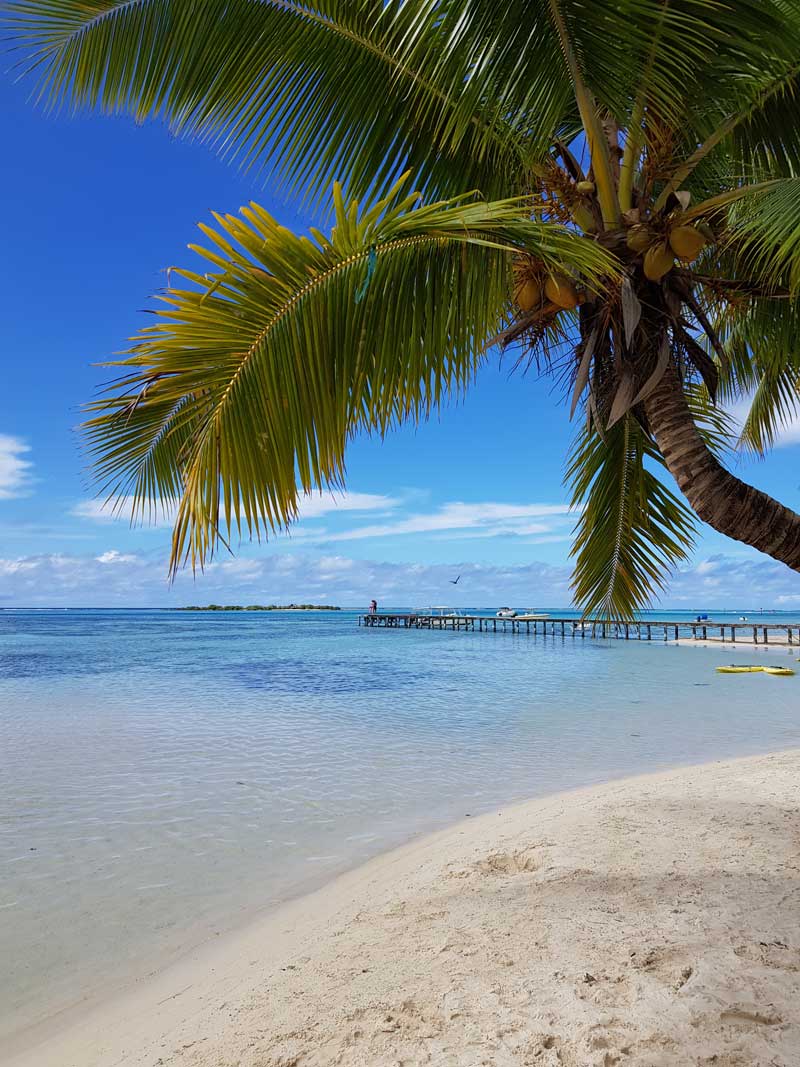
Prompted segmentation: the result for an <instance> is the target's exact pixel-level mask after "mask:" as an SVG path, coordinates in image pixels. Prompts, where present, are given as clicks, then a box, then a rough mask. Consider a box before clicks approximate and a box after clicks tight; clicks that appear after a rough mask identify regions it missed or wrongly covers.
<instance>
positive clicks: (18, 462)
mask: <svg viewBox="0 0 800 1067" xmlns="http://www.w3.org/2000/svg"><path fill="white" fill-rule="evenodd" d="M27 452H30V445H26V444H25V442H24V441H22V440H21V439H20V438H19V437H12V436H11V434H7V433H0V500H11V499H12V498H13V497H18V496H27V494H28V492H29V491H30V484H31V471H32V470H33V464H32V463H31V461H30V460H29V459H25V454H26V453H27Z"/></svg>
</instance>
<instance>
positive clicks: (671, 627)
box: [358, 612, 800, 645]
mask: <svg viewBox="0 0 800 1067" xmlns="http://www.w3.org/2000/svg"><path fill="white" fill-rule="evenodd" d="M358 625H359V626H372V627H381V628H385V629H391V628H394V629H414V630H463V631H478V632H480V633H516V634H523V633H524V634H533V635H534V636H536V635H540V636H543V637H546V636H548V635H551V636H553V637H563V638H567V637H572V638H578V639H580V638H586V637H600V638H611V639H617V640H622V641H630V640H634V641H636V640H638V641H653V640H657V641H679V640H682V639H687V640H689V639H693V640H697V641H703V640H716V641H731V642H733V643H735V642H736V640H737V636H738V639H739V640H740V641H746V642H747V643H748V644H750V643H753V644H757V645H758V644H763V645H768V644H784V645H786V644H788V645H795V644H800V622H795V623H755V622H751V621H747V622H733V623H732V622H714V621H713V620H710V619H703V620H702V621H700V622H675V621H674V620H668V621H662V620H657V619H647V620H640V619H631V620H628V621H624V622H617V621H615V620H613V619H585V620H581V619H574V618H573V619H559V618H546V619H541V618H539V619H537V618H533V617H531V616H525V615H519V616H516V617H512V618H509V617H506V618H498V617H497V616H494V615H429V614H426V613H424V612H399V613H398V612H370V613H369V614H367V615H359V616H358Z"/></svg>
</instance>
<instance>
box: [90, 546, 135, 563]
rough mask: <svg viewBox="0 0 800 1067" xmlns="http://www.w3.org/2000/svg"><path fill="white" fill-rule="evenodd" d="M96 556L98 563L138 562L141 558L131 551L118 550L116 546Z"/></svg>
mask: <svg viewBox="0 0 800 1067" xmlns="http://www.w3.org/2000/svg"><path fill="white" fill-rule="evenodd" d="M94 558H95V559H96V560H97V562H98V563H136V562H137V561H138V559H139V557H138V556H133V555H131V554H130V553H125V552H117V550H116V549H115V548H112V549H111V550H110V551H108V552H103V554H102V555H100V556H95V557H94Z"/></svg>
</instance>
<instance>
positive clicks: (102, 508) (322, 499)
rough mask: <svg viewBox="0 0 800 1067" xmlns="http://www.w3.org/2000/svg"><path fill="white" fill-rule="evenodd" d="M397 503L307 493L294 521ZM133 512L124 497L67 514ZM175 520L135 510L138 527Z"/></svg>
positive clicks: (108, 518) (99, 517)
mask: <svg viewBox="0 0 800 1067" xmlns="http://www.w3.org/2000/svg"><path fill="white" fill-rule="evenodd" d="M397 503H398V501H397V500H395V499H394V498H393V497H390V496H383V495H380V494H376V493H309V494H308V496H303V497H301V500H300V511H299V518H298V520H297V521H298V522H304V521H305V520H309V519H311V520H313V519H318V518H320V517H321V516H323V515H330V514H335V513H337V512H366V511H391V509H392V508H394V507H396V506H397ZM133 512H134V498H133V497H132V496H123V497H119V498H117V499H115V500H104V499H101V498H95V499H93V500H79V501H78V502H77V503H76V504H75V505H73V507H72V508H70V512H69V513H70V515H75V516H76V517H77V518H80V519H90V520H91V521H92V522H126V523H130V521H131V516H132V514H133ZM174 521H175V509H174V508H172V507H162V506H158V507H156V508H155V509H154V510H153V512H152V514H149V513H145V516H144V519H143V520H142V518H141V515H140V514H138V513H137V521H136V524H137V526H138V525H143V526H145V527H148V526H149V527H158V528H163V527H166V526H172V524H173V523H174Z"/></svg>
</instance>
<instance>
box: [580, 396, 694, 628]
mask: <svg viewBox="0 0 800 1067" xmlns="http://www.w3.org/2000/svg"><path fill="white" fill-rule="evenodd" d="M650 465H656V466H659V465H663V460H662V459H661V457H660V455H659V453H658V452H657V450H656V448H655V446H654V445H653V444H652V442H651V441H650V439H649V438H648V437H647V435H646V434H645V433H644V431H643V430H642V428H641V426H640V425H639V423H638V422H637V421H636V419H635V418H634V417H633V415H630V414H628V415H626V416H624V417H623V418H622V419H620V421H619V422H617V423H616V424H615V425H614V426H613V427H612V428H611V429H610V430H608V431H605V432H604V433H603V434H602V436H601V435H600V433H598V431H597V428H596V427H595V426H594V424H593V422H592V423H587V425H586V426H585V427H584V428H583V429H582V430H581V431H580V433H579V434H578V436H577V438H576V440H575V442H574V444H573V447H572V450H571V453H570V456H569V459H568V463H567V472H566V477H567V481H568V482H569V483H570V484H571V486H572V505H573V507H575V508H579V509H580V518H579V519H578V522H577V525H576V527H575V541H574V544H573V549H572V555H573V557H574V558H575V571H574V575H573V580H572V588H573V591H574V598H575V601H576V603H577V604H578V606H579V607H580V608H581V609H582V610H583V613H584V615H585V616H586V615H597V616H601V617H603V618H611V619H629V618H631V617H633V616H634V615H635V614H636V613H637V612H638V611H639V610H640V609H641V608H642V607H646V606H647V604H648V603H650V602H651V600H652V598H653V597H655V596H656V594H657V593H658V592H659V591H661V590H662V589H663V588H664V586H665V584H666V582H667V579H668V578H669V575H670V573H671V571H672V569H673V568H674V567H675V566H676V565H677V564H678V563H681V562H683V561H685V560H686V559H687V558H688V557H689V554H690V551H691V548H692V546H693V543H694V530H695V523H694V517H693V515H692V513H691V511H690V510H689V509H688V508H687V507H686V506H685V505H684V504H683V503H681V501H680V500H678V498H677V497H676V496H674V494H673V493H671V492H670V491H669V490H668V489H667V487H666V486H665V485H664V484H663V483H662V482H661V481H660V480H659V479H658V478H657V477H656V476H655V474H653V473H652V471H651V470H650Z"/></svg>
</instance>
